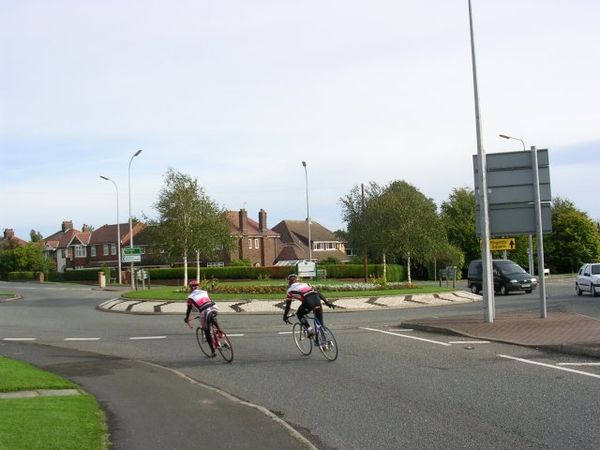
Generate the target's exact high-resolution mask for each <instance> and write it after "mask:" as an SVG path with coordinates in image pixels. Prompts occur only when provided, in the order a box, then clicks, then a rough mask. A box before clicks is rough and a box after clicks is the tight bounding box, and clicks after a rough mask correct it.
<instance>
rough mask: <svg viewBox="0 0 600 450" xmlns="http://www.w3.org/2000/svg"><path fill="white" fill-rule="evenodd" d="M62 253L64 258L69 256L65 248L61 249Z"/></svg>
mask: <svg viewBox="0 0 600 450" xmlns="http://www.w3.org/2000/svg"><path fill="white" fill-rule="evenodd" d="M60 255H61V256H62V258H63V259H64V258H66V257H67V250H66V249H64V248H63V249H62V250H61V251H60Z"/></svg>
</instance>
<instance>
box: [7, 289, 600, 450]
mask: <svg viewBox="0 0 600 450" xmlns="http://www.w3.org/2000/svg"><path fill="white" fill-rule="evenodd" d="M0 289H2V290H7V288H6V287H5V285H2V284H0ZM547 289H548V308H549V310H550V311H552V310H563V311H568V312H578V313H582V314H586V315H589V316H592V317H598V318H600V307H599V306H598V304H600V302H598V300H597V299H592V298H591V297H588V296H584V297H577V296H576V295H575V293H574V289H573V286H572V283H571V282H570V281H564V282H560V281H558V282H551V283H549V284H548V287H547ZM10 290H13V291H14V290H18V291H19V292H21V293H22V294H23V296H24V299H22V300H19V301H15V302H7V303H3V304H0V309H1V313H0V330H1V331H0V339H2V340H6V338H29V339H35V341H30V342H29V343H28V344H27V345H31V344H47V345H51V346H55V347H60V348H65V349H73V350H77V351H85V352H91V354H97V355H102V356H103V357H104V358H106V357H110V358H119V361H122V362H123V363H125V362H126V363H128V364H129V363H131V362H134V361H146V362H150V363H153V364H156V365H158V366H160V367H166V368H169V369H172V370H176V371H177V372H179V373H181V374H185V375H187V376H189V377H190V378H191V379H193V380H197V381H199V382H201V383H206V384H207V385H210V386H214V387H217V388H219V389H221V390H223V391H225V392H227V393H230V394H232V395H234V396H235V397H236V398H239V399H243V400H247V401H249V402H251V403H253V404H256V405H261V406H263V407H265V408H267V409H268V410H270V411H273V412H275V413H276V414H277V416H279V417H281V418H283V419H284V420H285V421H286V422H287V423H289V424H291V425H292V426H293V427H294V428H295V429H297V430H298V431H299V432H301V433H302V434H303V435H304V436H305V437H306V438H307V439H309V440H310V441H311V442H312V443H313V444H314V445H315V446H316V447H318V448H322V449H329V448H339V449H364V448H369V449H390V448H400V447H404V448H445V449H447V448H456V449H458V448H460V449H464V448H578V449H585V448H590V449H591V448H594V449H595V448H597V443H598V442H599V441H600V428H599V427H597V420H596V414H597V411H598V409H599V407H600V398H599V396H598V395H597V394H596V392H597V391H598V388H599V387H600V367H599V366H598V365H595V364H597V363H598V361H590V360H581V359H578V358H576V357H572V356H567V355H559V354H553V353H546V352H540V351H537V350H535V349H530V348H524V347H518V346H512V345H506V344H497V343H489V342H488V343H483V342H474V341H473V340H469V339H460V338H457V337H456V336H445V335H438V334H428V333H424V332H419V331H407V330H400V329H399V328H398V327H397V326H398V325H399V324H400V323H401V322H402V321H403V320H407V319H411V318H418V317H435V316H440V317H441V316H449V315H454V314H456V315H464V314H470V313H478V312H481V313H482V314H483V312H482V305H481V304H466V305H453V306H444V307H429V308H411V309H403V310H384V311H374V312H370V311H369V312H361V313H348V312H342V313H337V312H336V313H330V314H326V321H327V324H328V325H329V326H330V327H331V328H332V329H333V331H334V332H335V334H336V337H337V339H338V343H339V346H340V357H339V359H338V360H337V361H335V362H333V363H330V362H327V361H326V360H325V359H324V358H322V356H321V355H319V354H318V353H313V354H312V355H311V356H309V357H303V356H301V355H300V354H299V353H298V351H297V350H296V348H295V347H294V344H293V342H292V338H291V335H290V334H289V331H290V327H289V326H287V325H285V324H283V322H282V321H281V318H280V317H279V316H273V315H221V317H220V322H221V324H222V326H223V327H224V328H225V329H226V330H227V331H228V332H229V334H231V335H233V337H232V340H233V342H234V346H235V351H236V357H235V360H234V362H233V363H232V364H229V365H227V364H224V363H222V362H220V361H218V360H209V359H206V358H203V357H201V356H200V354H199V351H198V349H197V345H196V343H195V337H194V335H193V332H192V331H191V330H189V329H187V328H186V327H185V325H184V324H183V321H182V318H181V317H179V316H141V315H140V316H137V315H135V316H134V315H127V314H114V313H104V312H100V311H97V310H95V309H94V308H95V306H96V305H97V304H99V303H101V302H102V301H104V300H106V299H108V298H110V296H111V295H114V293H112V294H111V293H107V292H100V291H92V290H89V289H81V288H69V289H55V288H53V287H47V286H44V287H42V288H41V289H40V288H38V287H37V286H36V285H17V284H11V285H10ZM496 307H497V312H508V311H519V310H522V311H525V310H532V309H536V308H538V307H539V295H538V293H537V292H534V293H532V294H521V295H510V296H508V297H497V298H496ZM18 345H24V344H22V343H19V344H18ZM165 408H167V405H166V404H165ZM167 410H168V409H167ZM131 414H141V415H142V417H143V414H144V408H140V405H136V404H135V403H132V404H131ZM236 442H237V441H236ZM161 445H163V446H160V445H158V444H157V446H155V447H152V448H175V447H169V446H168V445H165V443H164V442H163V443H162V444H161ZM148 448H150V447H148ZM222 448H225V447H222ZM227 448H236V446H235V444H233V445H231V443H230V445H229V447H227ZM240 448H242V447H241V445H240ZM282 448H287V447H282ZM290 448H291V447H290Z"/></svg>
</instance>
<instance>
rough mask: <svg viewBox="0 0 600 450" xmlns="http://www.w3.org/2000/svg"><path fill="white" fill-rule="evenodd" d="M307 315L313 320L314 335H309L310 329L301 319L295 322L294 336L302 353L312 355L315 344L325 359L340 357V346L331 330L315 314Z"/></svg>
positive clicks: (330, 359) (332, 359) (331, 359)
mask: <svg viewBox="0 0 600 450" xmlns="http://www.w3.org/2000/svg"><path fill="white" fill-rule="evenodd" d="M288 317H290V316H288ZM305 317H306V318H307V319H308V320H312V321H313V333H314V336H309V334H308V330H307V329H306V328H305V327H304V325H302V324H301V323H300V322H299V321H296V322H294V324H293V327H292V336H293V337H294V343H295V344H296V347H298V350H300V353H302V354H303V355H305V356H308V355H310V354H311V352H312V349H313V344H314V345H315V346H316V347H318V348H319V350H320V351H321V353H322V354H323V356H324V357H325V359H327V360H328V361H335V360H336V359H337V357H338V351H339V347H338V345H337V341H336V340H335V336H334V335H333V333H332V332H331V330H330V329H329V328H327V327H326V326H325V325H323V324H321V322H320V321H319V319H317V318H316V317H315V315H314V314H309V315H306V316H305Z"/></svg>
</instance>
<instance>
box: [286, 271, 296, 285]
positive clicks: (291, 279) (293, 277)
mask: <svg viewBox="0 0 600 450" xmlns="http://www.w3.org/2000/svg"><path fill="white" fill-rule="evenodd" d="M297 279H298V275H296V274H295V273H290V274H289V275H288V281H289V282H290V283H293V282H294V281H296V280H297Z"/></svg>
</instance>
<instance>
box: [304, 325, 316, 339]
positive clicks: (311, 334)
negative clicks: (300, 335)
mask: <svg viewBox="0 0 600 450" xmlns="http://www.w3.org/2000/svg"><path fill="white" fill-rule="evenodd" d="M306 336H308V337H309V338H311V337H314V336H315V331H314V330H313V327H308V328H307V329H306Z"/></svg>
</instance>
